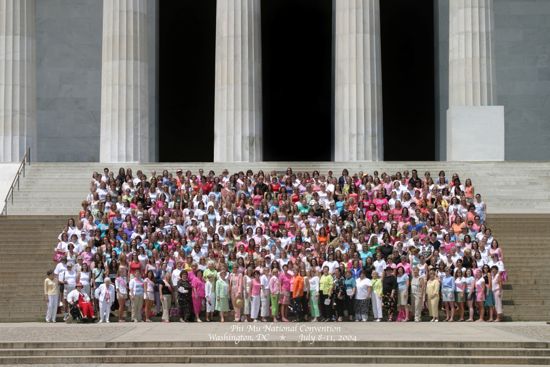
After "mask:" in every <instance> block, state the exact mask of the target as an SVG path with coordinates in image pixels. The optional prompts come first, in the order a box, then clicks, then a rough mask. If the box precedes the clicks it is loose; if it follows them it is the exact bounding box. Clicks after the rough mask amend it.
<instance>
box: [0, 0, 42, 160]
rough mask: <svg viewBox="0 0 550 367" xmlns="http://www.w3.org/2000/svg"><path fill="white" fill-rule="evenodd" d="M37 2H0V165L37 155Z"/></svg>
mask: <svg viewBox="0 0 550 367" xmlns="http://www.w3.org/2000/svg"><path fill="white" fill-rule="evenodd" d="M35 7H36V4H35V0H0V162H19V161H21V159H22V158H23V156H24V154H25V150H26V148H27V147H30V148H31V154H33V156H35V154H36V55H35V47H36V46H35V45H36V41H35Z"/></svg>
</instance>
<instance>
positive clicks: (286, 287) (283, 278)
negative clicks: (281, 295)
mask: <svg viewBox="0 0 550 367" xmlns="http://www.w3.org/2000/svg"><path fill="white" fill-rule="evenodd" d="M279 281H280V282H281V291H282V292H290V275H287V274H285V273H281V275H279Z"/></svg>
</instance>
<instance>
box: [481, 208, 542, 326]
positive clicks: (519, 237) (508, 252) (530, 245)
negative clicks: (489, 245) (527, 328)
mask: <svg viewBox="0 0 550 367" xmlns="http://www.w3.org/2000/svg"><path fill="white" fill-rule="evenodd" d="M487 222H488V225H489V227H490V228H491V229H492V231H493V235H494V236H495V238H496V239H497V240H498V241H499V244H500V246H501V247H502V250H503V253H504V265H505V266H506V270H507V271H508V279H509V280H508V284H506V285H505V290H504V313H505V315H507V316H510V317H511V319H512V320H513V321H532V320H538V321H550V282H549V281H548V279H546V274H545V273H546V269H547V267H548V264H550V253H549V251H548V250H549V249H550V245H549V243H550V215H535V214H523V215H518V214H515V215H510V214H507V215H505V214H494V215H490V216H489V217H488V221H487Z"/></svg>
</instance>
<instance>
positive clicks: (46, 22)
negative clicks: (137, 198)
mask: <svg viewBox="0 0 550 367" xmlns="http://www.w3.org/2000/svg"><path fill="white" fill-rule="evenodd" d="M47 1H50V0H47ZM90 1H91V0H90ZM90 1H88V0H79V1H77V0H71V1H66V0H65V1H53V0H52V1H51V4H50V3H48V4H49V5H44V4H45V2H44V3H39V5H40V6H39V5H38V4H37V2H36V0H0V98H1V100H2V102H3V103H1V104H0V144H1V145H0V161H2V162H17V161H19V160H20V159H21V157H22V155H23V154H24V151H25V148H26V147H28V146H30V147H31V148H32V150H33V151H35V152H36V149H35V147H36V146H37V144H38V145H40V144H41V143H40V141H39V140H38V139H37V130H38V131H40V129H37V112H38V113H39V116H43V120H40V118H39V119H38V120H40V121H41V122H47V126H41V127H42V135H39V137H40V139H42V149H43V150H44V149H47V146H48V144H50V145H51V144H55V145H56V146H57V145H59V146H60V145H64V147H63V148H60V149H59V151H56V152H55V153H54V154H52V155H48V158H47V160H54V159H55V157H58V156H59V155H60V154H61V155H62V157H69V156H70V157H72V155H73V154H72V152H73V151H78V144H79V140H77V139H74V138H77V137H79V136H84V137H86V138H89V139H95V140H94V143H91V144H90V146H91V148H89V149H88V151H87V152H88V153H87V155H86V156H85V158H84V157H83V160H91V159H97V155H94V154H97V151H99V160H100V161H102V162H147V161H148V160H149V159H154V158H151V157H154V154H152V150H154V149H153V148H152V147H151V145H152V141H153V142H154V140H155V139H156V137H155V136H154V135H155V134H154V131H155V129H153V128H152V124H155V123H156V121H155V118H154V116H153V115H154V112H153V111H152V110H151V109H152V108H154V106H155V105H154V102H153V103H151V93H152V92H151V90H152V89H151V88H152V86H151V83H152V82H153V81H154V76H151V75H152V74H154V73H155V72H156V71H157V70H155V67H156V66H155V65H152V62H153V61H152V60H151V58H152V57H153V55H154V53H153V54H151V52H152V51H151V50H152V48H151V47H153V46H154V45H152V44H151V42H155V38H154V37H151V36H150V32H149V33H148V27H150V26H151V24H150V22H151V14H148V5H150V2H151V1H156V0H94V1H97V2H100V3H101V4H102V7H101V8H100V7H99V6H95V7H94V9H97V11H96V14H95V16H94V19H97V22H96V23H97V24H98V27H101V26H102V32H99V33H100V34H101V37H100V36H99V35H97V34H98V32H97V28H94V27H93V25H89V24H87V25H83V24H81V26H82V27H83V28H86V29H88V28H89V29H93V30H94V35H97V37H96V39H97V42H96V44H97V47H96V48H92V47H91V46H90V47H89V48H88V49H87V51H86V52H88V53H94V54H97V55H98V58H99V57H101V62H99V59H98V60H97V61H96V64H97V65H95V64H94V65H93V67H90V66H89V65H88V64H86V62H91V61H89V60H88V59H89V58H85V57H84V58H85V60H84V59H83V60H82V61H83V62H82V63H81V64H82V67H81V69H78V73H79V77H80V79H79V80H78V83H81V84H82V83H85V84H86V85H92V84H94V83H95V89H94V90H92V91H90V90H86V91H81V90H76V88H72V89H71V90H72V91H74V93H69V92H67V90H65V92H63V90H64V89H63V88H64V87H66V86H67V83H66V84H63V83H64V79H70V78H71V77H70V76H69V75H68V74H70V73H73V74H74V73H75V72H77V71H76V70H77V69H76V68H75V67H74V65H72V66H71V65H66V64H59V65H60V66H58V70H55V73H57V74H56V76H55V78H54V77H53V76H52V73H48V72H49V71H51V70H53V69H54V68H55V67H57V66H56V65H53V64H51V63H52V62H53V61H54V60H53V59H52V53H51V52H50V53H49V54H48V57H46V58H44V59H41V58H39V60H38V63H39V65H42V64H43V63H46V62H48V63H50V64H49V65H47V66H44V67H43V68H42V69H40V70H41V75H43V76H42V77H40V78H38V81H39V82H42V84H40V83H39V88H38V89H37V88H36V83H37V77H36V69H37V61H36V56H35V55H36V52H35V44H36V40H37V37H38V38H40V37H42V36H39V35H38V34H35V33H36V31H35V25H36V26H37V27H38V26H39V27H41V28H40V29H41V30H44V29H49V30H51V29H54V28H55V24H54V23H55V22H52V20H55V16H56V12H59V11H63V9H61V8H67V10H66V14H64V15H63V17H64V18H63V19H64V21H66V22H67V23H66V24H65V25H64V27H65V28H67V27H69V26H73V27H74V24H75V22H72V23H71V21H72V20H73V19H74V16H73V15H74V14H73V13H78V14H79V15H80V16H82V15H81V14H82V13H83V11H81V9H88V8H85V7H84V5H85V4H87V5H86V6H88V7H89V8H90V6H89V4H90ZM380 1H383V0H335V1H334V12H335V13H334V21H335V33H334V40H333V42H334V50H335V58H334V62H335V65H334V70H335V91H334V93H335V100H334V107H335V108H334V111H335V116H334V120H335V122H334V123H335V128H334V131H335V136H334V158H335V160H336V161H361V160H366V161H369V160H373V161H376V160H382V159H383V134H384V132H383V129H382V126H383V123H382V122H383V113H382V93H381V91H382V77H381V76H382V70H381V62H380V58H381V54H380V49H381V41H380V18H379V12H380V8H379V7H380ZM448 2H449V86H448V92H449V93H448V96H449V111H448V116H449V120H448V121H447V125H448V127H449V130H450V132H451V133H449V134H447V139H448V152H451V154H449V155H448V156H447V159H449V160H461V159H467V157H468V155H467V154H466V149H471V146H469V145H468V144H469V143H471V141H468V140H464V139H463V138H464V136H463V134H460V133H452V132H453V131H457V129H459V130H460V127H461V126H464V127H466V126H470V127H471V124H469V123H470V122H471V121H466V122H461V119H464V118H466V116H470V117H472V116H474V115H475V116H478V117H479V118H477V117H476V118H473V117H472V121H477V123H478V124H484V125H483V126H479V128H480V130H482V131H486V130H487V127H488V126H489V122H487V121H490V122H491V124H493V125H494V126H496V125H495V124H498V126H496V127H495V129H497V131H499V132H500V131H502V132H503V131H504V130H505V129H504V127H503V126H504V118H503V115H502V114H501V113H500V112H501V109H499V108H492V107H498V106H495V105H496V104H497V98H496V96H497V93H496V82H495V58H494V55H495V51H494V45H495V41H494V29H495V23H494V7H495V4H496V2H495V1H494V0H448ZM60 4H61V5H60ZM73 4H74V5H73ZM260 4H261V1H260V0H218V1H217V19H216V61H215V68H216V69H215V74H216V75H215V85H214V86H213V87H214V88H215V116H214V126H215V132H214V135H215V137H214V139H215V143H214V160H215V161H243V162H247V161H249V162H252V161H261V160H262V158H263V157H262V149H263V144H262V142H263V140H264V137H263V134H262V80H261V72H262V60H261V19H260ZM54 5H55V6H56V7H55V8H54V7H53V6H54ZM69 5H71V6H69ZM37 8H40V11H41V12H42V13H41V14H42V15H41V17H40V19H38V18H37V16H36V14H35V10H36V9H37ZM69 8H70V9H69ZM150 8H151V7H150V6H149V9H150ZM101 9H102V12H103V13H102V14H101ZM94 11H95V10H94ZM46 13H47V14H46ZM149 13H151V11H149ZM86 14H87V15H86V16H88V13H86ZM100 18H102V19H100ZM100 21H101V22H100ZM76 23H78V22H76ZM78 24H80V23H78ZM62 29H64V28H62V27H59V29H56V32H58V33H57V34H59V32H61V30H62ZM69 29H70V28H69ZM83 32H84V31H81V33H83ZM88 33H90V32H88ZM49 34H50V35H49V36H48V37H46V36H44V37H43V38H42V43H43V46H42V48H41V49H42V50H43V49H44V48H48V46H47V45H48V44H49V43H52V42H54V41H55V40H56V38H55V37H54V36H52V34H54V35H55V33H52V32H50V33H49ZM99 38H101V39H99ZM81 39H82V41H83V42H82V44H79V45H78V47H83V48H84V47H87V46H86V45H89V43H90V42H91V41H93V40H92V39H91V38H89V39H88V38H87V39H84V37H81ZM62 42H64V43H65V42H67V40H63V41H62ZM94 42H95V41H94ZM44 45H46V46H44ZM64 46H65V44H64ZM78 47H75V48H74V50H73V49H70V52H73V51H75V50H76V51H77V53H78ZM99 48H101V49H99ZM153 49H154V47H153ZM62 51H65V50H62ZM65 52H66V51H65ZM153 52H154V51H153ZM69 54H70V53H69ZM84 54H86V53H84ZM63 55H64V53H63V52H60V53H59V56H58V57H59V58H61V57H63ZM56 56H57V55H56ZM73 64H74V63H73ZM41 67H42V66H41ZM71 67H73V69H74V70H71V71H67V72H65V70H62V69H63V68H71ZM99 67H101V101H100V102H99V101H98V100H97V99H98V98H99V85H98V83H99V82H98V81H97V80H98V79H99V78H98V73H99ZM86 68H88V69H90V70H91V69H94V70H93V72H92V71H90V72H89V74H88V75H84V74H85V73H83V72H82V71H83V70H87V69H86ZM46 74H48V75H46ZM543 77H544V75H543ZM90 80H94V82H90ZM499 80H500V79H499ZM46 84H47V85H48V86H47V87H46V86H43V87H41V85H46ZM69 84H70V82H69ZM75 85H76V84H75ZM40 88H42V89H40ZM45 88H49V89H50V90H51V89H52V88H58V90H59V93H57V94H56V96H58V97H59V98H58V99H57V100H58V101H60V103H53V104H52V103H50V101H49V99H48V98H49V96H48V90H45ZM444 88H445V90H447V87H446V86H445V87H444ZM40 90H42V92H40V93H42V94H41V95H42V97H41V98H42V99H41V103H42V105H43V107H44V108H42V109H38V110H39V111H37V102H36V101H37V98H36V93H37V91H40ZM95 90H97V93H95V92H94V91H95ZM93 93H95V94H97V96H95V97H94V98H90V96H89V95H90V94H93ZM61 102H62V103H61ZM73 105H74V106H75V108H74V111H71V113H72V115H71V114H70V113H69V114H67V116H64V112H63V111H64V110H63V109H64V108H65V109H67V108H72V106H73ZM67 106H69V107H67ZM83 106H84V107H85V108H86V110H85V111H84V107H83ZM152 106H153V107H152ZM485 107H487V108H485ZM464 108H469V109H470V110H469V112H468V111H465V110H464ZM454 109H456V110H454ZM82 111H84V112H85V113H81V112H82ZM99 111H101V112H100V113H99ZM40 113H42V115H40ZM86 113H88V114H89V116H92V117H88V116H87V115H86ZM489 113H493V114H494V115H493V116H492V117H491V118H487V114H489ZM75 115H78V116H79V117H81V119H80V120H78V121H76V120H75V119H74V116H75ZM152 116H153V117H152ZM63 117H65V118H66V120H67V121H63V122H62V123H60V124H58V125H56V124H55V122H56V121H57V120H59V119H62V118H63ZM90 119H92V120H94V121H97V126H95V125H93V124H90V123H89V121H90ZM99 120H100V122H99ZM76 125H78V127H77V129H79V131H81V132H80V133H74V132H71V133H69V134H68V135H67V139H64V135H63V134H64V133H66V132H67V131H68V130H70V129H71V128H72V126H76ZM92 125H93V126H92ZM99 126H100V127H99ZM506 130H508V129H506ZM79 134H80V135H79ZM99 135H100V137H99V139H98V138H97V137H98V136H99ZM96 140H99V141H96ZM503 140H504V139H500V138H498V139H496V142H495V144H498V146H497V145H495V146H493V147H492V149H493V150H494V151H498V152H500V153H499V157H500V158H498V159H501V158H502V159H503V158H504V153H503V152H504V142H503ZM461 146H462V147H463V148H460V147H461ZM39 148H40V147H39ZM480 151H483V149H481V148H480ZM61 152H63V153H61ZM93 152H96V153H93ZM90 157H92V158H90ZM478 158H481V159H484V158H486V159H495V158H494V156H493V157H489V156H484V155H480V156H479V157H478Z"/></svg>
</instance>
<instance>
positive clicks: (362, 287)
mask: <svg viewBox="0 0 550 367" xmlns="http://www.w3.org/2000/svg"><path fill="white" fill-rule="evenodd" d="M371 286H372V282H371V281H370V279H369V278H365V279H361V278H357V279H356V280H355V287H356V289H357V291H356V293H355V299H367V296H368V294H369V288H370V287H371Z"/></svg>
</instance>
